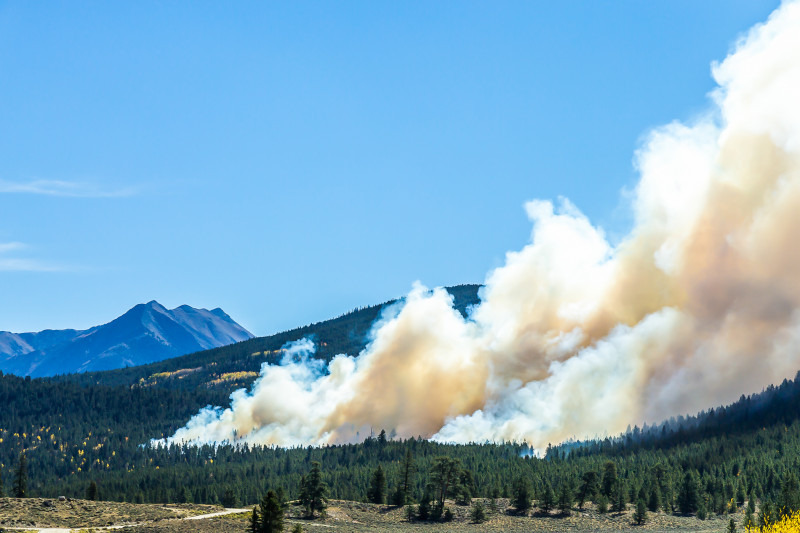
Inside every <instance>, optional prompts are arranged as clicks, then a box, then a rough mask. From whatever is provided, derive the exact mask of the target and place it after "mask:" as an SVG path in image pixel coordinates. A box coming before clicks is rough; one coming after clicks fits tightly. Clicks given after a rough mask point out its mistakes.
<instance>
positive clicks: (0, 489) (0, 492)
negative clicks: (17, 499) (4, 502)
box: [0, 468, 6, 498]
mask: <svg viewBox="0 0 800 533" xmlns="http://www.w3.org/2000/svg"><path fill="white" fill-rule="evenodd" d="M5 496H6V488H5V485H4V484H3V469H2V468H0V498H5Z"/></svg>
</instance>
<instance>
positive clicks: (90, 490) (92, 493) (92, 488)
mask: <svg viewBox="0 0 800 533" xmlns="http://www.w3.org/2000/svg"><path fill="white" fill-rule="evenodd" d="M86 499H87V500H89V501H95V500H97V483H95V481H94V480H92V482H91V483H89V486H88V487H87V488H86Z"/></svg>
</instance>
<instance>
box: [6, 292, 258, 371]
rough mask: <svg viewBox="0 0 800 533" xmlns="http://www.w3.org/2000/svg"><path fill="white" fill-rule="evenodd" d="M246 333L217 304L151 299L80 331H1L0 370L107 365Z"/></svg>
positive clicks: (143, 360)
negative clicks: (168, 305)
mask: <svg viewBox="0 0 800 533" xmlns="http://www.w3.org/2000/svg"><path fill="white" fill-rule="evenodd" d="M251 338H253V334H252V333H250V332H249V331H247V330H246V329H245V328H243V327H242V326H241V325H239V324H238V323H236V322H235V321H234V320H233V319H232V318H230V316H229V315H228V314H227V313H225V312H224V311H223V310H222V309H220V308H219V307H217V308H215V309H213V310H211V311H209V310H207V309H203V308H201V309H196V308H194V307H191V306H188V305H181V306H178V307H176V308H175V309H167V308H165V307H164V306H163V305H161V304H160V303H158V302H157V301H155V300H151V301H149V302H147V303H146V304H137V305H135V306H133V307H132V308H131V309H129V310H128V311H126V312H125V313H123V314H122V315H120V316H119V317H117V318H115V319H114V320H112V321H110V322H108V323H106V324H102V325H99V326H94V327H91V328H88V329H85V330H74V329H67V330H43V331H40V332H26V333H12V332H7V331H3V332H0V370H1V371H3V372H7V373H11V374H17V375H21V376H32V377H49V376H54V375H58V374H67V373H81V372H88V371H99V370H111V369H115V368H124V367H126V366H138V365H142V364H147V363H152V362H156V361H161V360H164V359H168V358H170V357H177V356H180V355H184V354H187V353H192V352H195V351H198V350H208V349H211V348H217V347H220V346H225V345H227V344H233V343H236V342H240V341H242V340H247V339H251Z"/></svg>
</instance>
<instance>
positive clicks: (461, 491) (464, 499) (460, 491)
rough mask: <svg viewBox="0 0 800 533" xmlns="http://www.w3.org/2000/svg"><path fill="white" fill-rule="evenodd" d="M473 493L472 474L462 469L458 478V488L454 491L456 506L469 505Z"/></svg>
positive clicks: (473, 482) (473, 481)
mask: <svg viewBox="0 0 800 533" xmlns="http://www.w3.org/2000/svg"><path fill="white" fill-rule="evenodd" d="M474 491H475V480H474V479H472V472H470V471H469V470H467V469H466V468H464V469H462V470H461V474H459V476H458V486H457V487H456V489H455V493H456V503H457V504H458V505H469V504H470V503H472V493H473V492H474Z"/></svg>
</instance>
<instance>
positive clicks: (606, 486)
mask: <svg viewBox="0 0 800 533" xmlns="http://www.w3.org/2000/svg"><path fill="white" fill-rule="evenodd" d="M616 485H617V465H615V464H614V463H613V462H611V461H608V462H607V463H606V464H605V465H604V466H603V486H602V490H603V494H605V495H606V496H607V497H609V498H610V497H611V495H612V492H613V491H614V487H616Z"/></svg>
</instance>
